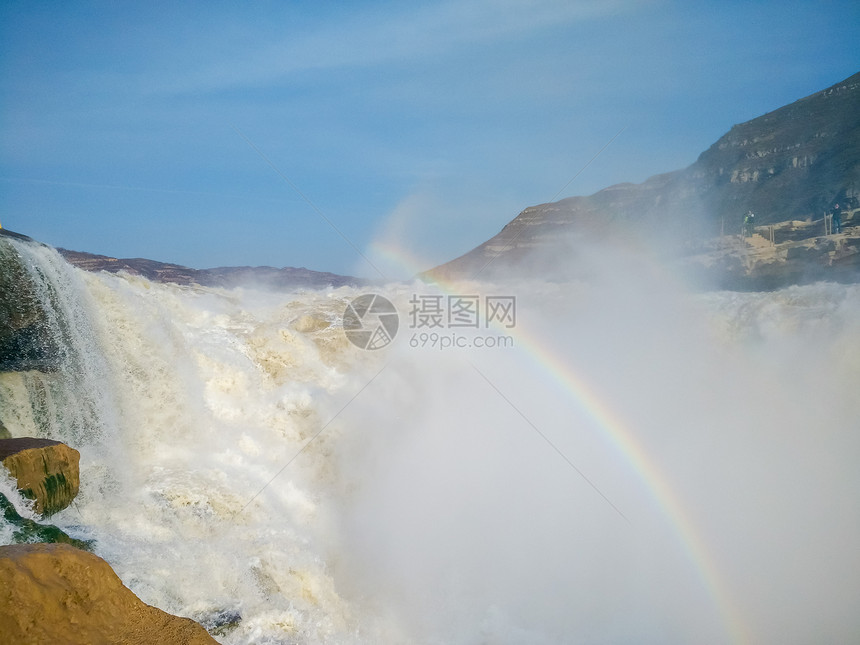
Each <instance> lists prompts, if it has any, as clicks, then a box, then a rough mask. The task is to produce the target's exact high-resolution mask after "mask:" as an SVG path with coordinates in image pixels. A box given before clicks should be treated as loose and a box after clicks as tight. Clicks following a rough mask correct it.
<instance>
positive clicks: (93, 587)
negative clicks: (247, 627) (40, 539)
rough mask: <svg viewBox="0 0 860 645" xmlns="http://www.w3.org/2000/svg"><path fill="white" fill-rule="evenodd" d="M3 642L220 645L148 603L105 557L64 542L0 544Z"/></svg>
mask: <svg viewBox="0 0 860 645" xmlns="http://www.w3.org/2000/svg"><path fill="white" fill-rule="evenodd" d="M0 579H2V580H3V585H2V586H0V640H2V642H4V643H65V644H66V645H99V644H104V645H108V644H113V643H139V644H141V645H142V644H145V643H152V645H156V644H158V645H217V644H216V641H215V640H214V639H213V638H212V637H211V636H209V634H207V633H206V630H205V629H203V627H201V626H200V625H199V624H197V623H195V622H194V621H193V620H191V619H189V618H180V617H177V616H171V615H170V614H168V613H166V612H163V611H161V610H160V609H156V608H155V607H151V606H149V605H147V604H145V603H143V602H142V601H141V600H140V599H139V598H137V596H135V595H134V593H132V592H131V590H130V589H128V588H127V587H126V586H125V585H123V584H122V581H121V580H120V579H119V577H117V575H116V574H115V573H114V572H113V570H112V569H111V568H110V566H109V565H108V563H107V562H105V561H104V560H102V559H101V558H99V557H98V556H95V555H93V554H92V553H87V552H86V551H81V550H78V549H75V548H73V547H71V546H69V545H66V544H17V545H12V546H3V547H0Z"/></svg>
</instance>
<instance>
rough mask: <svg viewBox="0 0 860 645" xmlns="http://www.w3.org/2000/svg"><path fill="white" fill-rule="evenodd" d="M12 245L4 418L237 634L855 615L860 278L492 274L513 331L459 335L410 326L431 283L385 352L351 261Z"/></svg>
mask: <svg viewBox="0 0 860 645" xmlns="http://www.w3.org/2000/svg"><path fill="white" fill-rule="evenodd" d="M0 265H2V268H3V273H2V276H0V286H2V287H3V293H2V297H0V303H2V306H3V307H4V308H3V309H2V310H0V313H2V314H3V315H4V316H6V319H7V320H8V321H9V324H8V325H7V327H6V328H5V329H4V330H3V331H2V332H0V358H2V357H3V356H6V357H7V358H8V357H9V356H11V354H10V353H9V352H6V354H3V352H4V351H5V349H8V348H9V347H12V348H15V349H17V350H18V355H19V359H20V360H19V361H18V363H17V364H14V361H12V362H9V361H6V360H5V359H2V360H3V361H4V362H3V365H4V368H3V371H0V420H2V421H3V422H4V424H5V425H6V426H7V427H8V428H9V429H10V431H11V432H12V434H13V435H15V436H24V435H34V436H41V437H50V438H54V439H59V440H61V441H65V442H67V443H69V444H71V445H72V446H73V447H75V448H77V449H78V450H80V451H81V491H80V494H79V496H78V498H77V499H76V502H75V504H74V505H73V506H72V507H70V508H68V509H66V510H64V511H62V512H60V513H59V514H57V515H55V516H53V517H52V518H51V522H52V523H55V524H57V526H59V527H60V528H62V529H63V530H65V531H67V532H68V533H69V534H71V535H73V536H74V537H77V538H81V539H91V540H94V541H95V545H94V551H95V552H96V553H97V554H98V555H100V556H101V557H103V558H105V559H106V560H107V561H108V562H109V563H110V564H111V566H112V567H113V568H114V570H115V571H116V572H117V573H118V575H119V576H120V577H121V579H122V580H123V582H124V583H125V584H126V585H127V586H129V587H130V588H131V589H132V590H133V591H134V592H135V593H136V594H137V595H138V596H139V597H140V598H141V599H143V600H144V601H145V602H148V603H150V604H153V605H156V606H158V607H160V608H162V609H164V610H166V611H169V612H171V613H174V614H179V615H185V616H190V617H192V618H195V619H197V620H199V621H200V622H202V623H203V624H204V625H206V626H207V627H208V628H209V629H210V631H211V632H212V633H213V634H215V636H216V638H217V639H218V640H219V642H223V643H225V644H230V645H239V644H246V643H271V644H276V643H277V644H286V643H289V644H298V643H301V644H310V643H389V642H397V643H401V642H402V643H420V644H425V643H426V644H434V645H435V644H437V643H455V644H456V645H460V644H462V645H474V644H477V643H485V642H493V643H504V644H510V645H513V644H526V643H529V644H531V643H558V642H579V643H592V642H606V643H619V644H621V643H631V642H636V643H642V642H653V643H670V644H673V645H674V644H681V643H688V642H701V641H702V640H703V637H702V635H705V637H706V638H705V640H706V641H707V642H713V643H738V642H744V639H746V642H777V641H778V642H786V643H803V642H812V641H813V640H816V638H817V640H829V641H832V642H852V640H853V639H852V636H853V635H856V634H857V633H858V631H860V626H858V623H857V618H856V616H857V613H856V611H855V609H856V608H855V607H854V604H856V603H854V602H853V599H854V598H857V597H858V595H860V583H858V580H860V571H858V565H857V559H856V557H855V554H856V543H857V539H858V536H860V512H858V510H857V509H858V507H857V505H856V503H855V502H856V491H857V490H860V476H858V474H857V473H858V470H857V468H856V461H857V458H858V457H860V437H858V435H857V432H856V427H857V424H856V420H857V418H860V408H858V402H857V399H856V397H855V396H854V392H855V391H856V386H857V383H858V382H860V343H858V342H857V339H858V338H860V323H858V320H860V287H858V286H856V285H834V284H818V285H810V286H807V287H793V288H790V289H785V290H782V291H778V292H773V293H748V294H738V293H730V292H717V293H708V294H693V295H691V294H688V293H684V292H682V291H681V290H676V289H675V288H674V287H672V286H671V285H667V284H665V283H660V284H659V288H658V287H655V285H654V284H653V283H642V284H640V283H639V282H637V278H636V275H635V273H636V272H629V271H628V272H625V273H623V274H622V275H614V276H612V275H608V276H604V278H605V279H604V280H603V281H602V282H600V283H599V284H597V285H594V284H589V283H576V284H569V285H568V284H554V283H547V284H541V285H534V284H530V285H520V286H518V285H505V286H503V287H495V286H493V285H485V286H483V287H482V288H484V289H487V290H489V291H488V293H493V294H495V295H501V294H502V293H504V294H512V293H516V294H518V295H519V300H518V306H519V307H520V309H519V310H518V312H517V320H518V327H517V329H516V330H515V331H516V339H517V345H516V347H509V348H507V349H505V350H498V351H495V350H493V351H490V350H482V351H478V350H470V351H465V352H459V353H458V352H456V351H452V352H449V353H445V352H440V351H438V350H417V349H414V348H412V347H410V345H409V339H410V334H411V333H413V331H412V330H408V329H407V328H406V325H407V324H408V317H407V316H405V315H404V314H405V312H407V311H408V310H409V304H408V303H409V300H410V298H411V294H412V292H413V291H414V290H416V289H420V288H422V287H421V286H420V285H399V286H397V285H392V286H389V287H386V288H385V291H384V293H385V295H386V296H387V297H389V298H390V299H391V300H392V301H393V302H394V303H395V304H396V306H397V308H398V310H399V311H400V313H401V327H402V330H401V336H399V337H398V338H397V339H396V341H395V343H394V344H393V345H392V347H391V349H390V351H382V352H363V351H362V350H359V349H357V348H355V347H353V346H352V345H351V344H350V343H349V342H348V341H347V339H346V338H345V336H344V334H343V332H342V330H341V329H340V326H339V321H340V318H341V316H342V315H343V312H344V309H345V306H346V304H347V303H348V302H349V301H350V300H352V299H353V298H354V297H356V296H358V295H359V294H360V293H361V292H358V291H355V290H352V289H348V288H341V289H335V290H328V291H314V292H302V293H294V294H285V293H263V292H258V291H252V290H247V289H233V290H223V289H206V288H199V287H183V286H176V285H164V284H155V283H152V282H149V281H148V280H145V279H142V278H140V277H136V276H131V275H108V274H90V273H85V272H83V271H79V270H77V269H73V268H72V267H70V266H69V265H67V264H66V263H65V262H64V261H63V260H62V258H61V257H60V256H59V255H58V254H57V253H56V252H55V251H53V250H52V249H50V248H48V247H44V246H41V245H38V244H35V243H33V242H27V241H25V240H18V239H9V238H8V237H7V236H0ZM610 266H611V263H610ZM624 266H628V265H624ZM595 274H596V275H601V274H600V272H596V273H595ZM10 277H11V282H10ZM465 288H467V289H472V288H474V285H469V286H468V287H465ZM13 290H14V295H13ZM464 293H466V291H464ZM468 293H472V291H468ZM10 305H11V308H10ZM10 339H11V340H10ZM28 343H29V345H27V344H28ZM26 347H29V349H27V350H26V351H23V350H22V348H26ZM4 348H5V349H4ZM21 355H23V357H24V358H23V359H21V358H20V356H21ZM464 359H465V360H464ZM470 363H471V365H470ZM476 369H477V370H480V373H481V374H483V375H484V376H485V377H486V379H484V378H482V377H481V376H479V375H478V372H477V371H476ZM488 381H489V382H490V383H492V385H493V387H490V385H489V384H488ZM493 388H496V389H493ZM526 420H527V421H528V422H527V421H526ZM530 424H531V425H530ZM535 429H538V430H540V432H541V433H543V434H544V435H545V437H546V438H547V439H548V440H550V441H552V443H553V445H554V446H555V447H556V448H557V449H558V450H559V451H561V452H562V453H563V454H564V455H565V457H566V458H567V459H568V460H569V461H570V463H572V464H575V465H576V467H577V468H579V469H580V470H581V471H582V472H583V473H584V474H586V475H587V476H588V477H589V479H590V481H591V482H592V483H593V484H594V485H595V486H596V487H598V488H599V489H600V492H601V493H603V494H604V495H605V496H606V498H608V499H610V500H611V501H612V503H613V504H614V505H616V506H617V507H618V509H620V510H621V511H623V513H624V516H625V517H626V518H627V520H628V521H625V520H624V519H622V518H621V517H620V516H619V514H618V513H616V512H615V511H614V510H613V509H612V508H611V507H609V505H607V504H606V502H605V500H604V499H603V498H601V497H600V496H599V495H597V494H596V493H595V491H594V489H593V488H591V487H590V486H589V485H588V484H586V483H585V482H584V480H583V479H582V477H581V475H580V474H579V473H577V472H576V471H575V470H574V469H572V468H570V466H569V464H568V463H566V462H565V461H564V460H563V459H562V458H560V456H559V454H558V453H557V452H555V451H554V450H552V449H551V448H550V447H549V445H548V443H547V442H546V441H544V440H543V439H542V438H541V437H540V435H538V434H537V433H536V432H535ZM11 486H12V485H11V482H10V481H8V480H6V479H4V480H2V481H0V492H3V493H4V494H5V495H6V496H7V497H9V498H10V499H12V498H15V499H14V501H15V504H16V507H17V508H19V511H20V512H22V514H27V513H28V512H29V511H27V509H26V508H25V507H24V505H23V502H22V500H21V499H20V497H17V498H16V494H15V492H14V491H12V490H11ZM670 502H671V503H670ZM28 517H32V513H31V512H30V514H29V515H28ZM0 522H2V521H0ZM10 538H11V532H10V531H8V530H6V528H5V527H4V526H2V524H0V539H2V540H4V541H8V540H9V539H10ZM726 598H728V599H730V600H731V601H732V603H733V604H734V607H733V611H731V612H729V611H725V607H722V606H721V603H722V602H724V601H725V599H726ZM727 616H730V617H731V618H732V619H733V620H736V621H737V625H728V624H727V623H728V622H729V621H728V620H727V618H726V617H727ZM813 636H814V637H816V638H813Z"/></svg>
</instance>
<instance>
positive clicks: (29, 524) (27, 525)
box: [0, 493, 93, 551]
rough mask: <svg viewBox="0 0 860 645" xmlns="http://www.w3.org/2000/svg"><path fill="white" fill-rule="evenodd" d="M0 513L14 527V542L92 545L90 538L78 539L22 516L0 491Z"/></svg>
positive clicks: (89, 548) (76, 545) (84, 547)
mask: <svg viewBox="0 0 860 645" xmlns="http://www.w3.org/2000/svg"><path fill="white" fill-rule="evenodd" d="M0 515H2V516H3V518H4V519H5V520H6V522H8V523H9V524H11V525H12V526H13V527H15V528H14V533H13V535H12V539H13V540H14V542H15V544H31V543H35V542H46V543H49V544H70V545H71V546H73V547H75V548H78V549H83V550H85V551H89V550H91V549H92V547H93V542H92V541H90V540H78V539H75V538H73V537H71V536H70V535H69V534H68V533H66V532H64V531H62V530H61V529H59V528H57V527H56V526H54V525H52V524H40V523H39V522H36V521H35V520H31V519H29V518H27V517H22V516H21V515H20V514H19V513H18V511H16V510H15V506H13V504H12V502H10V501H9V500H8V499H7V498H6V496H5V495H3V494H2V493H0Z"/></svg>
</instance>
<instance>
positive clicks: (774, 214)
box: [424, 74, 860, 279]
mask: <svg viewBox="0 0 860 645" xmlns="http://www.w3.org/2000/svg"><path fill="white" fill-rule="evenodd" d="M858 188H860V74H855V75H854V76H851V77H850V78H848V79H846V80H844V81H842V82H840V83H837V84H836V85H833V86H832V87H829V88H827V89H826V90H823V91H821V92H816V93H815V94H813V95H811V96H808V97H806V98H803V99H800V100H798V101H796V102H794V103H792V104H791V105H787V106H785V107H782V108H780V109H778V110H775V111H773V112H770V113H768V114H765V115H763V116H760V117H758V118H755V119H753V120H751V121H747V122H746V123H742V124H740V125H735V126H734V127H732V128H731V130H730V131H729V132H728V133H726V134H725V135H724V136H723V137H721V138H720V139H719V140H718V141H717V142H716V143H714V144H713V145H712V146H711V147H710V148H709V149H708V150H706V151H705V152H703V153H702V154H701V155H700V156H699V158H698V159H697V160H696V161H695V163H693V164H692V165H690V166H689V167H687V168H686V169H684V170H678V171H674V172H669V173H666V174H662V175H657V176H654V177H651V178H650V179H648V180H647V181H645V182H644V183H642V184H637V185H634V184H619V185H616V186H611V187H609V188H606V189H604V190H601V191H600V192H598V193H595V194H594V195H591V196H588V197H571V198H568V199H564V200H561V201H559V202H554V203H551V204H542V205H539V206H532V207H529V208H526V209H525V210H524V211H522V212H521V213H520V214H519V215H518V216H517V217H516V218H515V219H514V220H512V221H511V222H510V223H509V224H507V225H506V226H505V227H504V228H503V229H502V231H500V232H499V234H498V235H496V236H494V237H493V238H492V239H490V240H488V241H487V242H485V243H484V244H481V245H480V246H478V247H477V248H475V249H473V250H472V251H470V252H469V253H466V254H465V255H463V256H461V257H459V258H457V259H455V260H452V261H451V262H448V263H447V264H443V265H441V266H439V267H436V268H435V269H432V270H431V271H428V272H427V273H426V274H424V275H425V277H428V278H430V279H451V278H463V277H473V276H476V275H483V276H484V277H488V276H490V275H493V274H499V273H501V274H503V275H504V274H505V273H514V274H521V273H522V272H523V271H528V270H529V267H533V268H536V269H537V270H538V271H544V270H551V269H552V267H551V266H547V265H546V264H545V263H542V262H540V261H539V256H540V255H541V254H546V253H547V252H550V253H551V252H552V250H553V249H556V250H557V248H558V246H559V245H558V242H559V241H563V243H564V244H568V243H569V242H570V241H571V240H576V239H577V238H580V237H586V238H587V239H588V241H589V242H597V243H600V240H601V239H612V238H618V237H629V238H636V239H637V240H646V241H649V242H655V241H656V242H659V244H660V245H661V246H662V247H663V249H664V251H666V252H669V253H672V254H675V255H678V254H685V253H688V252H689V251H690V249H691V248H692V249H693V250H696V249H698V247H700V246H701V244H702V243H703V241H705V240H709V239H713V238H717V237H721V236H725V235H731V234H737V233H739V232H740V230H741V225H742V221H743V217H744V215H745V214H746V212H747V211H748V210H752V211H753V212H754V213H756V220H757V224H758V225H770V224H775V223H777V222H791V221H796V220H801V221H809V222H812V221H815V220H822V218H823V217H824V214H825V213H826V212H827V211H829V209H830V208H831V207H832V206H833V205H834V204H835V203H836V202H838V201H842V203H843V206H844V205H846V203H847V204H848V205H849V206H850V205H854V206H856V205H857V204H856V199H857V197H856V191H857V189H858ZM536 258H538V261H535V260H536Z"/></svg>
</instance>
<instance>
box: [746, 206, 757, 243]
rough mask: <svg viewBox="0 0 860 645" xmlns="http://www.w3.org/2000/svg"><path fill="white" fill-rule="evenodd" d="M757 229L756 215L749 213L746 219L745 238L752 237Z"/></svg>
mask: <svg viewBox="0 0 860 645" xmlns="http://www.w3.org/2000/svg"><path fill="white" fill-rule="evenodd" d="M754 228H755V213H753V212H752V211H747V214H746V216H745V217H744V237H752V234H753V229H754Z"/></svg>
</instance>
